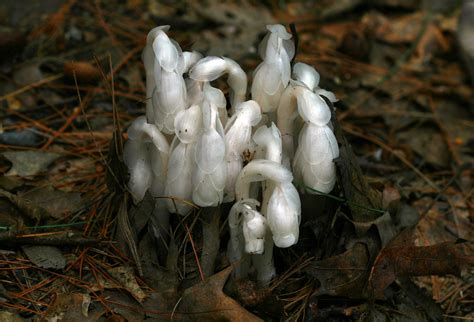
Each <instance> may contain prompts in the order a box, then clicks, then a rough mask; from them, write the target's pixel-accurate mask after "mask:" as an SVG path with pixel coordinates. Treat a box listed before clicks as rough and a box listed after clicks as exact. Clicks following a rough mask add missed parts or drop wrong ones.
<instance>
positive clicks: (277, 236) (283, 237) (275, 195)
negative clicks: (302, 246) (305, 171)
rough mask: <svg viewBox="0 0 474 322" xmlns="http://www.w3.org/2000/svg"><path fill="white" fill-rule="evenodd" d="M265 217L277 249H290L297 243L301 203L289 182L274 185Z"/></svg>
mask: <svg viewBox="0 0 474 322" xmlns="http://www.w3.org/2000/svg"><path fill="white" fill-rule="evenodd" d="M266 216H267V223H268V226H269V227H270V230H271V231H272V235H273V242H274V243H275V245H276V246H277V247H280V248H285V247H290V246H292V245H294V244H296V243H297V242H298V236H299V226H300V221H301V202H300V196H299V194H298V191H297V190H296V188H295V186H294V185H293V184H292V183H291V182H285V183H280V184H275V186H274V188H273V191H272V194H271V196H270V200H269V201H268V206H267V213H266Z"/></svg>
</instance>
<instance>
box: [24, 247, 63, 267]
mask: <svg viewBox="0 0 474 322" xmlns="http://www.w3.org/2000/svg"><path fill="white" fill-rule="evenodd" d="M22 248H23V251H24V252H25V254H26V256H27V257H28V259H29V260H30V261H31V262H33V264H35V265H36V266H39V267H43V268H52V269H63V268H64V267H66V258H64V256H63V254H62V253H61V251H60V250H59V248H57V247H54V246H23V247H22Z"/></svg>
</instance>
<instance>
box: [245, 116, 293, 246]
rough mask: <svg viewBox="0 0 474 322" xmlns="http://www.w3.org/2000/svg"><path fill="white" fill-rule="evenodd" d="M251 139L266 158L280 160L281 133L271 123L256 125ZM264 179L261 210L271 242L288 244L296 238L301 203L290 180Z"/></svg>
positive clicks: (278, 244) (280, 244)
mask: <svg viewBox="0 0 474 322" xmlns="http://www.w3.org/2000/svg"><path fill="white" fill-rule="evenodd" d="M253 140H254V141H255V142H256V143H257V145H258V147H259V148H263V150H264V152H265V158H266V159H267V160H271V161H274V162H277V163H281V161H282V143H281V136H280V131H278V129H277V127H276V126H275V124H274V123H272V125H271V127H266V126H262V127H260V128H258V129H257V131H256V132H255V134H254V136H253ZM264 183H265V184H264V185H263V202H262V213H263V214H265V216H266V218H267V223H268V226H269V228H270V230H271V231H272V237H273V241H274V243H275V245H276V246H277V247H289V246H291V245H293V244H295V243H296V242H297V241H298V235H299V223H300V216H301V203H300V198H299V195H298V191H297V190H296V188H295V187H294V186H293V184H292V183H291V181H289V182H275V181H269V182H264Z"/></svg>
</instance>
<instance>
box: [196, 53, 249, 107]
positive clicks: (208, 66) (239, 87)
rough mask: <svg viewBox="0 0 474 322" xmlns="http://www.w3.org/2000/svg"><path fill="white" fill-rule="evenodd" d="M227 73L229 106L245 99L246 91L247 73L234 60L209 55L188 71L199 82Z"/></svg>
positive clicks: (214, 78) (208, 80) (211, 79)
mask: <svg viewBox="0 0 474 322" xmlns="http://www.w3.org/2000/svg"><path fill="white" fill-rule="evenodd" d="M224 74H228V77H227V83H228V84H229V87H230V90H231V94H230V96H231V106H232V107H233V108H235V106H237V104H239V103H241V102H243V101H245V96H246V93H247V75H246V74H245V72H244V71H243V69H242V68H241V67H240V66H239V64H237V63H236V62H235V61H234V60H232V59H230V58H226V57H223V58H220V57H215V56H209V57H205V58H203V59H201V60H200V61H198V62H197V63H196V64H195V65H194V66H193V68H192V69H191V70H190V72H189V77H190V78H191V79H194V80H197V81H200V82H211V81H213V80H216V79H217V78H219V77H221V76H222V75H224Z"/></svg>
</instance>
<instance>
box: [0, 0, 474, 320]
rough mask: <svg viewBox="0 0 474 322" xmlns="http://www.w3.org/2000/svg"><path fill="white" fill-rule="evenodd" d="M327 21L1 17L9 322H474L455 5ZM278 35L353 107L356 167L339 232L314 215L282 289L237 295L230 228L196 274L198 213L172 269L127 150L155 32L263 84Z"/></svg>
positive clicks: (340, 116)
mask: <svg viewBox="0 0 474 322" xmlns="http://www.w3.org/2000/svg"><path fill="white" fill-rule="evenodd" d="M25 3H29V5H26V4H25ZM316 3H317V4H314V1H307V2H305V1H296V2H291V3H285V2H284V1H264V2H262V3H259V2H257V1H256V2H249V1H242V2H240V1H239V2H237V1H235V2H234V1H231V2H228V3H221V2H219V1H214V0H212V1H208V2H206V4H202V3H200V2H198V1H190V2H187V3H186V2H184V1H183V2H176V3H175V2H173V1H163V2H162V3H161V2H155V1H145V0H128V1H118V0H117V1H116V0H112V1H93V0H83V1H77V0H69V1H61V0H47V1H33V0H31V1H30V0H29V1H10V0H7V1H2V3H0V21H2V23H1V25H0V173H1V174H2V175H1V176H0V307H1V309H0V320H1V321H19V320H22V319H29V318H36V319H46V320H51V321H53V320H54V321H56V319H58V318H60V319H63V320H64V321H79V320H82V321H124V320H127V321H136V320H146V319H150V320H170V319H174V320H189V321H195V320H212V319H214V320H218V319H224V320H225V319H228V320H242V321H249V320H251V319H255V320H257V319H258V318H261V319H264V320H267V321H268V320H270V321H271V320H293V321H296V320H311V321H312V320H314V321H328V320H345V321H351V320H375V321H386V320H389V321H392V320H393V321H429V320H455V321H463V320H474V274H473V273H474V269H473V265H472V264H473V263H474V257H473V245H472V243H471V242H470V241H472V240H473V220H474V203H473V193H472V192H473V190H472V182H473V181H472V175H473V173H472V164H473V157H474V154H473V152H474V149H473V147H474V118H473V112H474V109H473V108H472V107H473V104H472V102H473V91H472V83H471V81H470V79H469V75H468V74H467V72H466V71H467V68H466V66H465V65H464V64H463V61H462V59H461V57H460V54H459V47H458V45H457V42H456V28H457V21H458V17H459V15H460V5H459V4H457V5H452V7H449V8H434V4H435V3H438V1H433V2H432V3H433V4H432V7H431V8H428V7H427V8H420V6H419V4H417V1H404V0H377V1H364V0H349V1H318V2H316ZM427 3H429V1H427ZM453 3H454V2H453ZM272 23H281V24H284V25H286V26H287V27H289V26H290V24H292V23H293V24H294V28H293V30H294V31H295V32H294V36H295V37H297V40H298V43H297V55H296V61H301V62H305V63H308V64H311V65H313V66H314V67H315V68H316V70H317V71H318V72H319V73H320V75H321V87H322V88H325V89H327V90H330V91H332V92H334V93H335V94H336V97H337V98H338V99H339V101H338V102H337V103H336V104H335V107H336V117H337V122H336V128H337V129H336V132H337V131H339V132H338V133H336V134H337V135H338V139H339V142H340V143H341V145H342V146H341V152H342V151H345V153H341V155H342V157H341V160H340V161H338V162H337V164H338V170H339V172H338V173H339V178H338V184H337V188H336V189H335V191H333V192H332V193H331V194H330V195H325V196H319V199H318V200H313V201H314V202H315V204H312V206H313V208H316V207H319V205H323V206H321V207H323V208H324V209H325V210H326V211H325V214H324V215H322V214H320V212H322V211H321V209H319V208H318V209H316V210H315V209H311V205H310V206H309V209H306V211H307V214H308V215H307V216H306V217H305V215H304V214H303V224H302V228H301V229H302V232H301V237H300V242H299V243H298V245H297V246H295V247H292V248H290V249H285V250H275V263H276V268H277V273H278V276H277V278H276V279H275V280H274V281H272V282H271V283H270V284H269V285H267V286H265V287H263V288H261V287H258V286H257V285H256V284H255V283H254V282H252V280H251V279H249V280H243V281H232V282H231V283H227V285H226V286H225V287H224V284H225V283H226V281H227V279H228V276H229V274H230V268H228V267H229V263H228V262H227V260H226V258H225V249H226V241H227V240H228V232H227V228H226V226H227V222H226V221H225V219H222V220H221V248H220V252H219V255H218V258H217V261H216V263H217V264H216V270H215V271H216V274H215V275H212V276H203V274H202V272H200V266H199V261H197V260H198V257H199V253H200V250H201V247H202V233H201V223H200V220H198V219H199V214H200V212H199V211H198V210H196V212H195V213H196V214H197V215H196V214H194V215H192V216H187V217H185V218H184V219H179V220H178V219H174V220H172V227H173V229H174V231H173V236H174V243H170V245H169V249H168V251H169V252H170V253H171V250H172V249H174V250H175V253H174V254H175V257H174V258H173V260H174V262H173V261H171V263H172V264H170V256H169V255H168V259H167V264H168V266H167V265H165V264H164V261H163V257H166V256H163V254H159V253H158V254H157V252H156V250H155V247H154V242H153V237H152V234H151V233H150V231H149V230H148V228H147V227H148V222H149V219H150V213H151V208H150V207H153V202H150V200H148V201H147V200H145V201H143V202H142V203H141V204H139V205H132V202H131V199H130V198H129V196H128V194H127V193H126V192H125V189H123V187H124V184H125V183H126V171H125V170H124V167H123V164H122V163H121V162H120V161H121V142H122V141H123V140H125V139H126V128H127V126H128V125H129V124H130V122H131V121H132V120H133V119H134V118H136V117H137V116H139V115H143V114H144V112H145V103H144V102H145V100H146V97H145V94H144V93H145V81H144V80H145V72H144V68H143V63H142V62H141V59H140V57H141V56H140V55H141V52H142V50H143V48H144V45H145V41H146V35H147V33H148V31H149V30H150V29H151V28H153V27H155V26H158V25H166V24H169V25H171V30H170V35H171V36H172V37H173V39H175V40H176V41H177V42H178V43H179V44H180V45H181V47H182V48H183V51H184V50H191V49H193V50H198V51H200V52H202V53H204V54H206V55H222V56H228V57H231V58H232V59H234V60H236V61H237V62H238V63H239V64H241V65H242V66H243V67H244V69H245V70H253V69H254V68H255V67H256V66H257V65H258V63H259V62H260V58H259V57H258V54H257V45H258V43H259V41H260V40H261V39H262V38H263V36H264V34H265V33H266V29H265V26H266V25H267V24H272ZM288 30H290V29H289V28H288ZM249 77H251V74H250V73H249ZM342 135H343V136H344V137H345V138H346V139H347V142H346V141H344V139H343V137H342ZM341 140H342V141H343V142H341ZM352 151H353V153H354V154H352ZM344 173H345V175H344ZM361 174H363V176H361ZM354 178H355V179H356V181H357V182H358V184H359V186H356V187H354V186H352V187H351V185H354V181H352V180H354ZM375 199H376V200H375ZM321 207H320V208H321ZM361 209H363V210H364V211H361ZM304 210H305V209H304ZM328 210H330V211H328ZM368 212H372V213H373V214H376V215H368ZM357 216H359V217H357ZM361 218H362V220H359V219H361ZM328 232H330V233H328ZM361 245H362V246H361ZM159 264H161V265H159ZM200 273H201V274H200ZM230 284H231V285H230ZM223 289H224V291H223Z"/></svg>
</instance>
